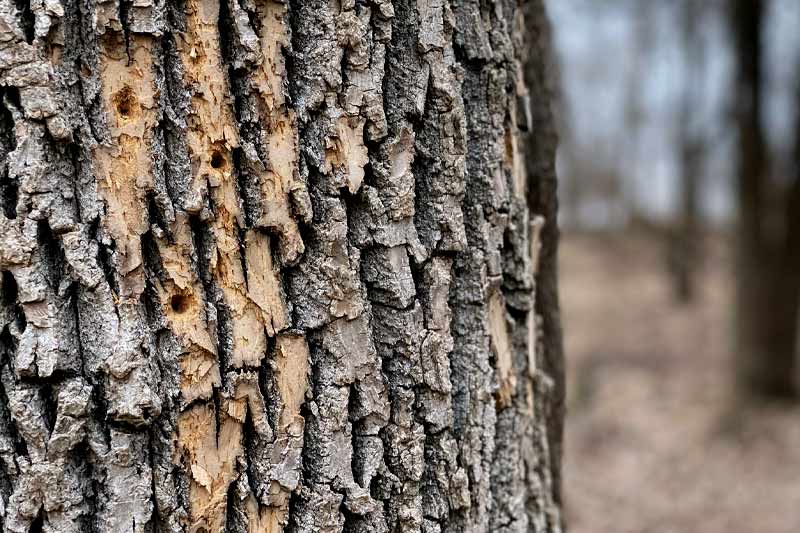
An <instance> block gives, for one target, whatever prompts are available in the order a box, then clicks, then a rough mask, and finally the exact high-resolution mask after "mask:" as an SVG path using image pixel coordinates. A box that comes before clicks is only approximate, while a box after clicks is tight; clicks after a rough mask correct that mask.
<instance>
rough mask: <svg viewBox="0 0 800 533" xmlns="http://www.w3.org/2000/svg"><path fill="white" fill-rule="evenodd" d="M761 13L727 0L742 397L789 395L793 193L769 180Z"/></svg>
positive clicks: (744, 0)
mask: <svg viewBox="0 0 800 533" xmlns="http://www.w3.org/2000/svg"><path fill="white" fill-rule="evenodd" d="M764 11H765V2H762V1H761V0H731V13H730V15H731V22H732V33H733V40H734V43H735V60H736V70H737V76H736V84H735V91H734V94H735V100H734V105H735V113H736V127H737V130H738V146H737V150H736V154H737V158H738V160H737V166H738V168H737V197H738V208H739V222H738V230H737V231H736V232H735V235H736V239H737V242H736V248H737V251H736V254H737V258H736V334H737V351H738V353H737V358H736V374H737V376H736V378H737V383H738V384H739V387H740V390H741V392H742V393H743V394H755V395H764V396H795V395H796V394H797V384H796V377H795V372H796V341H797V318H798V317H797V306H798V267H797V265H796V264H795V263H796V261H795V258H796V256H797V252H798V250H797V249H796V246H797V236H796V235H795V234H794V232H796V230H797V228H796V225H797V216H798V211H797V210H796V207H797V206H796V205H795V204H796V203H797V202H796V193H795V194H792V195H788V194H787V187H786V185H785V184H778V183H774V180H772V179H770V178H771V176H770V163H769V155H768V150H767V147H766V141H765V138H764V131H763V125H762V122H763V120H762V119H763V117H762V103H763V102H762V101H761V97H762V83H763V74H764V72H763V68H762V57H763V55H764V50H763V42H764V35H763V21H764V17H765V13H764ZM795 188H796V185H795ZM790 196H791V197H792V201H788V199H789V197H790Z"/></svg>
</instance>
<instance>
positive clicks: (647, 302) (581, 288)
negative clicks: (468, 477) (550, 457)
mask: <svg viewBox="0 0 800 533" xmlns="http://www.w3.org/2000/svg"><path fill="white" fill-rule="evenodd" d="M548 9H549V12H550V17H551V20H552V25H553V37H554V47H555V66H556V70H557V72H558V82H559V83H558V84H559V86H558V94H559V98H558V102H557V106H556V111H557V116H558V121H559V129H560V148H559V160H558V172H559V179H560V191H559V192H560V201H561V220H560V222H561V226H562V241H561V252H560V254H561V255H560V276H561V294H562V308H563V320H564V330H565V343H566V350H567V354H568V356H567V365H568V368H567V370H568V383H569V386H568V415H567V428H566V445H565V458H564V465H565V466H564V468H565V480H564V500H565V507H566V516H567V520H568V525H569V528H570V531H571V532H572V533H599V532H611V531H613V532H621V533H625V532H630V533H643V532H648V533H655V532H673V531H674V532H678V531H680V532H684V531H696V532H703V533H715V532H720V533H721V532H726V533H745V532H748V533H749V532H754V531H758V532H759V533H778V532H787V533H789V532H796V531H800V423H798V420H799V419H800V408H798V406H797V403H796V402H797V396H798V388H797V364H796V362H797V337H798V335H797V333H798V328H797V324H798V322H799V320H798V299H799V293H800V135H798V132H800V31H798V28H800V2H798V1H797V0H549V1H548Z"/></svg>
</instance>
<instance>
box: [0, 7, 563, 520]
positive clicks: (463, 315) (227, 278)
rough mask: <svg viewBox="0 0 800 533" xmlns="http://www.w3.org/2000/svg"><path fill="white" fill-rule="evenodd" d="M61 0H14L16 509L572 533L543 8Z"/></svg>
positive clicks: (1, 409)
mask: <svg viewBox="0 0 800 533" xmlns="http://www.w3.org/2000/svg"><path fill="white" fill-rule="evenodd" d="M62 2H63V3H59V0H30V2H29V3H26V2H25V0H21V1H19V2H17V3H14V2H11V1H10V0H0V20H2V24H0V88H2V113H0V150H2V162H3V166H2V169H0V170H1V171H2V172H1V173H0V192H2V194H0V202H2V205H1V206H0V207H2V214H0V230H1V233H0V271H2V299H0V332H1V333H0V365H1V366H0V529H1V530H2V531H8V532H27V531H53V532H55V531H58V532H70V531H75V532H78V531H81V532H82V531H98V532H106V531H108V532H117V531H119V532H122V531H134V532H160V531H175V532H178V531H191V532H208V533H210V532H214V533H216V532H221V531H224V532H245V531H247V532H278V531H286V532H296V533H300V532H320V533H321V532H336V531H348V532H372V531H378V532H380V531H386V532H389V531H391V532H412V531H422V532H426V533H433V532H462V531H464V532H466V531H472V532H480V531H541V532H555V531H560V530H561V518H560V511H559V501H560V498H559V489H558V485H559V482H558V480H559V469H560V466H559V465H560V457H559V455H560V439H561V437H560V434H561V419H562V417H563V372H562V351H561V337H560V325H559V318H558V301H557V291H556V287H557V285H556V277H555V272H556V271H555V268H556V265H555V247H556V241H557V229H556V203H555V173H554V150H555V137H554V135H553V125H552V117H551V115H550V111H549V102H550V90H549V87H548V84H547V78H548V73H547V57H548V56H547V54H548V35H547V28H546V21H545V18H544V17H545V16H544V8H543V5H542V3H541V1H540V0H533V1H531V2H529V3H527V4H524V5H519V4H518V3H517V2H516V1H515V0H502V1H498V2H496V3H489V2H485V3H484V2H477V1H475V2H473V1H465V0H458V1H455V0H454V1H449V2H448V1H447V0H429V1H428V0H425V1H423V0H419V1H414V0H397V1H394V2H390V1H389V0H374V1H370V2H362V1H353V0H341V1H339V0H335V1H323V0H304V1H297V2H292V3H289V4H284V3H278V2H275V1H274V0H241V1H239V2H236V1H233V0H222V1H221V3H220V2H219V1H218V0H185V1H183V2H177V1H176V2H166V3H164V2H163V0H135V1H129V0H110V1H106V2H95V1H93V0H62ZM526 20H527V21H528V23H529V24H530V28H531V30H530V31H528V32H526V31H525V27H526ZM526 154H527V155H526ZM526 161H527V162H526Z"/></svg>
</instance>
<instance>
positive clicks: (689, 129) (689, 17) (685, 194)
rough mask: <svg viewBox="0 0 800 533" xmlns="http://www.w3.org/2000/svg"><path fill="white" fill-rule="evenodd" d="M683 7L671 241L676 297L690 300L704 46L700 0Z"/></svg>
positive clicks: (688, 0)
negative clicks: (676, 177) (674, 217)
mask: <svg viewBox="0 0 800 533" xmlns="http://www.w3.org/2000/svg"><path fill="white" fill-rule="evenodd" d="M681 9H682V11H683V13H682V14H683V24H682V27H683V43H682V48H683V56H684V59H683V64H684V74H683V78H682V79H683V83H684V86H683V90H682V95H681V101H680V111H679V113H678V120H679V124H678V142H677V145H678V150H679V155H678V161H679V162H680V173H681V179H680V187H679V188H680V194H679V202H680V204H679V210H680V212H679V215H678V221H677V227H676V228H675V230H674V231H673V232H671V238H670V242H669V246H670V254H669V255H670V259H671V261H670V263H671V266H672V270H673V281H674V290H675V297H676V298H677V300H678V301H679V302H683V303H686V302H689V301H690V300H691V299H692V298H693V296H694V291H695V287H694V272H695V270H696V269H697V267H698V262H699V260H700V258H699V257H698V251H699V250H700V248H699V242H698V241H699V239H700V235H699V233H698V230H699V228H698V223H699V221H698V205H697V202H698V187H699V179H700V175H701V172H702V166H703V155H704V150H705V139H704V137H703V135H702V133H701V132H700V131H699V127H698V120H697V117H696V112H697V109H698V107H699V102H701V101H702V98H703V79H704V78H703V70H704V68H705V65H704V57H705V55H704V49H703V38H702V33H701V32H699V31H698V28H699V27H700V26H701V20H700V18H701V15H702V11H703V6H702V4H701V1H700V0H684V1H683V2H682V5H681Z"/></svg>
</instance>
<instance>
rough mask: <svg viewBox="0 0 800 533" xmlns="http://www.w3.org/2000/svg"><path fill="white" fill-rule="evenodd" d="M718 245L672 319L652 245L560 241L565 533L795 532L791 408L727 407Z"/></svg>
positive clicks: (799, 433) (724, 287) (798, 469)
mask: <svg viewBox="0 0 800 533" xmlns="http://www.w3.org/2000/svg"><path fill="white" fill-rule="evenodd" d="M720 242H721V240H720V239H717V240H716V242H713V243H711V244H713V246H710V250H707V251H706V254H707V258H706V262H705V265H704V267H703V272H702V273H701V274H700V278H699V281H700V284H699V285H700V291H699V292H700V293H699V294H698V298H697V299H696V302H695V303H694V304H692V305H690V306H687V307H681V306H679V305H677V304H675V303H674V302H673V299H672V293H671V292H670V285H669V278H668V277H667V274H666V273H665V267H664V265H665V261H664V254H663V253H662V249H661V244H660V243H659V242H658V240H656V239H654V238H646V237H644V236H643V235H631V234H628V235H616V236H609V235H566V236H565V237H564V238H563V241H562V248H561V273H562V274H561V276H562V279H561V287H562V293H561V294H562V305H563V308H564V326H565V329H566V348H567V358H568V363H567V366H568V380H569V382H568V383H569V385H568V386H569V392H568V396H569V402H568V405H569V407H568V416H567V429H566V447H565V458H564V462H565V480H564V486H565V499H566V514H567V520H568V524H569V531H570V532H571V533H657V532H658V533H667V532H670V533H672V532H675V533H678V532H680V533H695V532H696V533H723V532H724V533H751V532H752V533H798V532H800V408H798V407H791V406H786V405H783V406H775V405H772V406H764V405H762V406H757V407H750V408H747V409H744V408H737V407H734V402H732V401H731V397H732V395H731V393H730V390H731V387H730V365H729V359H730V357H729V353H730V348H731V346H732V344H731V341H730V339H731V338H732V335H731V334H730V333H731V330H730V328H729V324H730V318H731V312H732V311H731V307H730V305H729V299H730V294H729V288H730V278H729V275H728V273H727V272H728V269H729V264H730V261H729V260H728V259H726V255H727V254H726V252H725V249H724V247H723V246H722V245H721V244H720Z"/></svg>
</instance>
